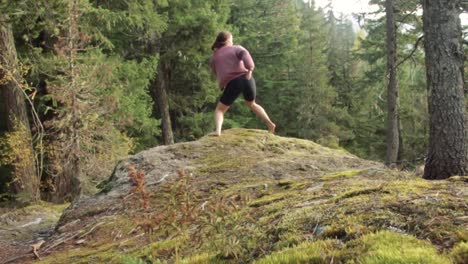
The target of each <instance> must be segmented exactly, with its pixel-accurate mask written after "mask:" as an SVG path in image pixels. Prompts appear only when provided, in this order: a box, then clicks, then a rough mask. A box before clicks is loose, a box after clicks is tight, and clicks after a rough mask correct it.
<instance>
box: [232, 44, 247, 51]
mask: <svg viewBox="0 0 468 264" xmlns="http://www.w3.org/2000/svg"><path fill="white" fill-rule="evenodd" d="M232 47H234V48H235V49H241V50H246V48H244V47H243V46H241V45H233V46H232Z"/></svg>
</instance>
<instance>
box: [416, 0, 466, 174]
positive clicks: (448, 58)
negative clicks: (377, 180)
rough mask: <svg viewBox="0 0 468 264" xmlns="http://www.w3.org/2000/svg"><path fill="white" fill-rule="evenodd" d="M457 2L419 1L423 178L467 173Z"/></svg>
mask: <svg viewBox="0 0 468 264" xmlns="http://www.w3.org/2000/svg"><path fill="white" fill-rule="evenodd" d="M460 4H461V2H460V0H423V28H424V36H425V37H424V38H425V41H424V50H425V53H426V77H427V90H428V105H429V145H428V154H427V157H426V164H425V167H424V176H423V177H424V178H425V179H445V178H448V177H450V176H452V175H466V174H468V136H467V124H466V119H465V115H466V108H465V101H464V95H463V70H462V69H463V58H464V54H463V47H462V38H461V36H462V29H461V24H460V19H459V15H460V12H461V9H460Z"/></svg>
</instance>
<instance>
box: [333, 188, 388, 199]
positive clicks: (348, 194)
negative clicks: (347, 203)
mask: <svg viewBox="0 0 468 264" xmlns="http://www.w3.org/2000/svg"><path fill="white" fill-rule="evenodd" d="M381 191H382V188H381V187H375V188H361V189H356V190H351V191H348V192H345V193H343V194H341V195H339V196H337V197H335V198H334V199H333V200H334V201H335V202H336V201H339V200H343V199H347V198H352V197H355V196H359V195H366V194H371V193H376V192H381Z"/></svg>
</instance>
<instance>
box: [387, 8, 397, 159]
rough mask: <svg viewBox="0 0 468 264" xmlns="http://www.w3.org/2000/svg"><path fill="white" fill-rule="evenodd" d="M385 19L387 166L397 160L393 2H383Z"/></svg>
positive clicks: (395, 57) (395, 45)
mask: <svg viewBox="0 0 468 264" xmlns="http://www.w3.org/2000/svg"><path fill="white" fill-rule="evenodd" d="M385 12H386V19H387V77H388V86H387V155H386V159H385V163H386V164H387V166H390V165H393V164H396V162H397V160H398V147H399V130H398V83H397V79H396V74H397V72H396V59H397V54H396V48H397V44H396V25H395V16H394V0H386V1H385Z"/></svg>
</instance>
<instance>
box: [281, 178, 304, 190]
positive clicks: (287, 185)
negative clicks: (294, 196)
mask: <svg viewBox="0 0 468 264" xmlns="http://www.w3.org/2000/svg"><path fill="white" fill-rule="evenodd" d="M308 184H310V182H309V181H293V180H280V181H279V182H278V184H277V185H278V186H279V187H281V188H283V189H285V190H290V189H304V188H305V186H307V185H308Z"/></svg>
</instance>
